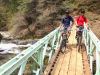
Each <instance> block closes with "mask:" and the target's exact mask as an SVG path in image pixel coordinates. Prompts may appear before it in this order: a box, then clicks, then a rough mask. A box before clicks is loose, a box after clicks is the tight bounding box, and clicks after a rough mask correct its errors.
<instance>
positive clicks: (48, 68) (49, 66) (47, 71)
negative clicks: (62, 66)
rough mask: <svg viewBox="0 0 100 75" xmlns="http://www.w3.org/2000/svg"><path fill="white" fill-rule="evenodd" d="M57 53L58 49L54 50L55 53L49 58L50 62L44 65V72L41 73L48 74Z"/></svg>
mask: <svg viewBox="0 0 100 75" xmlns="http://www.w3.org/2000/svg"><path fill="white" fill-rule="evenodd" d="M58 53H59V49H58V50H56V52H55V54H54V55H53V56H52V58H51V60H50V63H49V64H48V66H47V67H46V69H45V71H44V74H43V75H49V73H50V71H51V68H52V65H53V64H54V61H55V59H56V57H57V55H58Z"/></svg>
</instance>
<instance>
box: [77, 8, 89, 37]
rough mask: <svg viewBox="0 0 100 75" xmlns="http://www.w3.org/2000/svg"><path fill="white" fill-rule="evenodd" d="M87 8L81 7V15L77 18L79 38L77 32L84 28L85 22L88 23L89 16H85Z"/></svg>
mask: <svg viewBox="0 0 100 75" xmlns="http://www.w3.org/2000/svg"><path fill="white" fill-rule="evenodd" d="M84 14H85V10H84V9H80V10H79V16H78V17H77V18H76V23H77V24H76V25H77V26H76V27H77V31H76V38H77V32H78V30H79V28H81V29H84V23H87V18H86V17H85V15H84Z"/></svg>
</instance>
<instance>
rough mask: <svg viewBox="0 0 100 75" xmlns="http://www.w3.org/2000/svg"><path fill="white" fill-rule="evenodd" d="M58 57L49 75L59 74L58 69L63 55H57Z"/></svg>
mask: <svg viewBox="0 0 100 75" xmlns="http://www.w3.org/2000/svg"><path fill="white" fill-rule="evenodd" d="M58 59H59V60H58V61H57V63H56V65H55V66H54V68H53V71H52V72H51V75H58V74H59V71H60V69H61V66H62V62H63V59H64V55H61V56H59V58H58Z"/></svg>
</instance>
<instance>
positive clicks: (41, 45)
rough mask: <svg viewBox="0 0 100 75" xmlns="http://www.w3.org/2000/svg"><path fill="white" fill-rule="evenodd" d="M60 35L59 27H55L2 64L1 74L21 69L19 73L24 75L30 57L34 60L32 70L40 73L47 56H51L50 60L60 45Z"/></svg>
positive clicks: (4, 74) (0, 67)
mask: <svg viewBox="0 0 100 75" xmlns="http://www.w3.org/2000/svg"><path fill="white" fill-rule="evenodd" d="M60 35H61V33H60V31H59V28H57V29H55V30H54V31H52V32H51V33H50V34H48V35H47V36H45V37H44V38H42V39H40V40H39V41H38V42H36V43H35V44H34V45H32V46H31V47H29V48H27V49H26V50H24V51H23V52H22V53H20V54H19V55H17V56H15V57H14V58H12V59H11V60H9V61H8V62H7V63H5V64H4V65H2V66H0V75H10V74H12V73H13V72H14V71H15V70H16V69H19V72H18V75H23V73H24V70H25V66H26V64H27V62H28V60H29V58H30V57H31V59H33V61H34V63H33V64H32V66H33V67H32V68H33V69H32V72H33V73H35V74H36V75H40V73H41V72H42V71H43V66H44V59H45V57H46V56H48V57H49V59H48V62H49V60H50V59H51V57H52V55H53V54H54V52H55V49H57V48H58V47H59V43H60V39H61V37H60ZM48 49H49V50H48Z"/></svg>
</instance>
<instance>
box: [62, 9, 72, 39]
mask: <svg viewBox="0 0 100 75" xmlns="http://www.w3.org/2000/svg"><path fill="white" fill-rule="evenodd" d="M65 13H66V15H65V17H64V18H63V19H62V26H63V28H64V31H65V32H66V34H67V36H68V37H69V36H70V33H71V28H72V26H73V24H74V20H73V18H72V16H70V11H69V10H67V11H66V12H65Z"/></svg>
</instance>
